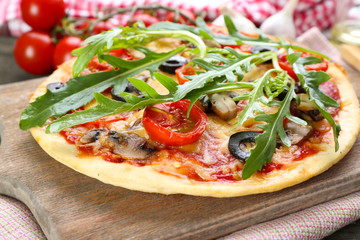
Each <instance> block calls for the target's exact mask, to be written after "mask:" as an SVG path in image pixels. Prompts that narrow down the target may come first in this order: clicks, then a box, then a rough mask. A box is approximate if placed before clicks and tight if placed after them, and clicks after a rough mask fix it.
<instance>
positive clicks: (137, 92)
mask: <svg viewBox="0 0 360 240" xmlns="http://www.w3.org/2000/svg"><path fill="white" fill-rule="evenodd" d="M125 92H128V93H132V94H134V95H136V96H138V97H141V98H143V97H144V94H143V93H142V92H141V91H140V90H139V89H137V88H136V87H135V86H134V85H133V84H132V83H131V82H128V83H127V85H126V88H125ZM111 97H112V99H114V100H116V101H121V102H125V98H124V97H123V96H122V95H121V94H115V92H114V88H112V89H111Z"/></svg>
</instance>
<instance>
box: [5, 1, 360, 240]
mask: <svg viewBox="0 0 360 240" xmlns="http://www.w3.org/2000/svg"><path fill="white" fill-rule="evenodd" d="M156 4H161V6H162V7H159V5H156ZM133 7H138V8H133ZM167 8H170V9H175V10H176V11H180V13H181V14H178V12H176V11H175V12H174V11H168V10H167ZM119 10H120V11H119ZM223 14H227V15H229V16H230V17H231V18H232V19H233V21H234V23H235V24H236V26H237V28H238V29H239V30H240V31H243V32H254V31H257V30H256V28H260V29H261V30H262V31H263V32H265V33H267V34H272V35H278V36H281V37H285V38H288V39H291V40H296V41H299V42H301V43H302V44H305V45H308V46H309V47H311V48H315V50H318V51H320V52H325V53H326V54H327V55H329V56H330V57H331V59H332V60H334V61H343V60H345V61H348V63H349V64H350V65H352V67H353V68H355V69H358V70H359V71H360V50H359V48H358V47H359V46H360V0H278V1H276V0H226V1H224V0H207V1H194V0H137V1H136V0H46V1H41V0H23V1H20V0H0V84H7V83H13V82H20V81H24V80H29V79H33V78H36V77H39V76H46V75H49V74H50V73H51V72H52V71H53V70H54V69H56V67H57V66H58V65H59V64H61V63H62V62H63V61H65V60H67V59H69V58H71V57H72V56H71V54H70V52H71V50H73V49H74V48H77V47H79V46H80V45H81V43H82V41H83V40H84V39H85V38H86V37H88V36H90V35H94V34H98V33H100V32H102V31H105V30H109V29H111V28H113V27H116V26H118V25H123V26H126V25H131V24H132V23H134V22H137V21H142V22H143V23H144V24H145V25H146V26H149V25H151V24H154V23H157V22H159V21H174V22H179V23H187V24H192V22H193V21H194V20H195V18H196V17H197V16H199V17H203V18H204V19H205V20H206V21H207V22H209V24H214V25H224V22H223V20H222V15H223ZM0 203H2V205H3V206H5V207H6V208H11V207H13V208H18V209H21V211H28V210H27V209H26V207H25V206H23V205H22V204H21V203H19V202H17V201H16V200H13V199H9V198H7V197H1V196H0ZM15 211H16V210H15ZM2 217H4V216H2ZM25 217H28V218H27V220H26V221H29V222H36V221H35V219H34V218H33V217H32V215H31V213H30V212H29V213H28V214H26V216H25ZM10 218H11V216H9V219H10ZM9 221H10V220H9ZM15 221H16V220H15ZM34 226H35V227H34V229H37V231H38V233H37V234H39V235H37V238H43V237H44V236H43V235H42V233H41V230H40V229H39V227H38V226H37V225H36V223H35V225H34ZM34 231H35V230H34ZM328 239H360V223H359V221H358V222H356V223H353V224H350V225H349V226H347V227H346V228H345V229H343V230H341V231H338V232H336V233H335V234H333V235H332V236H330V237H328Z"/></svg>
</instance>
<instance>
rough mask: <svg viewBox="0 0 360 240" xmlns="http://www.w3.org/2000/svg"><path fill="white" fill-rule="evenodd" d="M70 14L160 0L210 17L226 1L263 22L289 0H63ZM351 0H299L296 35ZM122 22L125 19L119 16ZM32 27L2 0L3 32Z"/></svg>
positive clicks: (331, 18) (13, 4)
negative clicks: (204, 13)
mask: <svg viewBox="0 0 360 240" xmlns="http://www.w3.org/2000/svg"><path fill="white" fill-rule="evenodd" d="M64 2H65V4H66V7H67V13H68V15H69V16H70V17H86V18H89V17H96V14H97V13H98V12H99V11H101V10H102V9H104V8H107V7H120V8H124V7H130V6H135V5H137V6H140V5H149V4H152V3H160V4H163V5H166V6H169V7H176V8H185V9H188V10H192V11H195V12H201V11H204V12H206V13H207V18H208V19H214V18H215V17H217V16H218V15H220V11H219V8H220V7H221V5H226V6H228V7H229V8H231V9H234V10H237V11H238V12H240V13H241V14H243V15H244V16H245V17H247V18H248V19H250V20H251V21H253V22H254V23H255V24H256V25H258V26H259V25H260V24H261V23H262V22H263V21H264V20H265V19H266V18H268V17H269V16H271V15H273V14H275V13H276V12H278V11H280V10H281V9H282V8H283V7H284V5H285V3H286V2H287V0H226V1H221V0H207V1H193V0H64ZM349 2H352V0H344V1H341V2H340V1H338V5H341V6H337V0H300V1H299V3H298V5H297V7H296V9H295V13H294V22H295V25H296V28H297V35H300V34H301V33H303V32H305V31H306V30H307V29H310V28H311V27H318V28H319V29H321V30H322V29H326V28H328V27H331V26H332V25H333V24H334V22H335V19H336V9H337V8H339V7H343V6H344V4H345V5H346V4H349ZM118 20H119V22H120V24H121V23H123V22H122V21H124V19H121V18H119V19H118ZM29 29H30V28H29V27H28V26H27V25H26V24H24V23H23V22H22V20H21V13H20V0H1V1H0V33H3V34H5V33H9V34H11V35H13V36H19V35H20V34H21V33H23V32H26V31H28V30H29Z"/></svg>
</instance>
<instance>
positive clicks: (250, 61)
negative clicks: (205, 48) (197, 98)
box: [174, 47, 273, 101]
mask: <svg viewBox="0 0 360 240" xmlns="http://www.w3.org/2000/svg"><path fill="white" fill-rule="evenodd" d="M225 50H227V51H228V53H229V55H228V57H224V56H223V55H221V54H208V59H209V60H212V59H217V60H219V61H220V62H222V65H219V64H218V63H217V62H215V64H214V63H212V62H209V61H207V59H193V60H192V62H193V63H195V64H197V65H198V66H200V67H201V68H203V69H205V70H206V71H205V72H204V73H202V74H198V75H192V76H188V78H189V80H191V81H189V82H186V83H184V84H183V85H179V86H178V89H177V91H176V93H175V94H174V100H175V101H179V100H181V99H183V98H184V97H185V96H186V95H187V94H188V93H190V92H193V91H198V90H199V89H201V88H203V87H204V86H206V85H207V84H209V83H211V82H213V81H215V80H216V79H220V81H228V82H236V81H241V80H242V78H243V77H244V72H248V71H249V70H250V69H251V68H252V67H253V66H255V65H256V64H259V63H261V62H266V61H267V60H269V59H271V57H272V55H273V53H272V52H263V53H259V54H253V55H249V54H247V55H244V54H240V53H238V52H236V51H235V50H234V49H232V48H228V47H227V48H225ZM230 56H231V57H230Z"/></svg>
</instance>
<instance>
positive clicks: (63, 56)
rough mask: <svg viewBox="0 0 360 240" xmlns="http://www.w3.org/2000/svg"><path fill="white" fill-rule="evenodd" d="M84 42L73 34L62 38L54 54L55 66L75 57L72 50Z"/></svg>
mask: <svg viewBox="0 0 360 240" xmlns="http://www.w3.org/2000/svg"><path fill="white" fill-rule="evenodd" d="M82 42H83V41H82V40H81V38H79V37H73V36H67V37H64V38H63V39H61V40H60V41H59V43H58V44H57V45H56V47H55V52H54V56H53V64H54V67H57V66H59V65H60V64H62V63H63V62H66V61H67V60H70V59H71V58H73V57H74V55H72V54H71V51H72V50H74V49H76V48H79V47H81V44H82Z"/></svg>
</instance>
